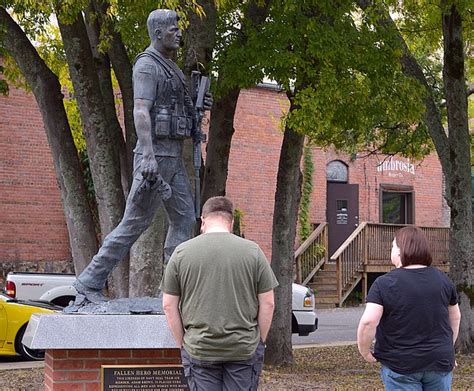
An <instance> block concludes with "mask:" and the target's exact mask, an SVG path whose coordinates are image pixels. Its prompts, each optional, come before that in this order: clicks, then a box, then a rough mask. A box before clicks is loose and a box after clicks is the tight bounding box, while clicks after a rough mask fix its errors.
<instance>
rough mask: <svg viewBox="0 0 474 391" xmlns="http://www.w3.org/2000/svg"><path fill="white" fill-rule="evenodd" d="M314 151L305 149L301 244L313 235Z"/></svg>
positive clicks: (300, 216) (307, 147)
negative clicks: (311, 215) (311, 208)
mask: <svg viewBox="0 0 474 391" xmlns="http://www.w3.org/2000/svg"><path fill="white" fill-rule="evenodd" d="M312 157H313V155H312V150H311V146H310V145H309V144H306V145H305V147H304V149H303V184H302V189H301V201H300V210H299V216H298V221H299V224H300V227H299V228H300V229H299V231H300V232H299V234H300V240H301V242H304V241H305V240H306V239H307V238H308V236H309V235H310V234H311V222H310V220H309V209H310V206H311V194H312V192H313V173H314V164H313V159H312Z"/></svg>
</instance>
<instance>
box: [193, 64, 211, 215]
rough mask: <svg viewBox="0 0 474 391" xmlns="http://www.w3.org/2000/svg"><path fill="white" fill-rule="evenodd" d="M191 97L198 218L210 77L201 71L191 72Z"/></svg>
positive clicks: (195, 200)
mask: <svg viewBox="0 0 474 391" xmlns="http://www.w3.org/2000/svg"><path fill="white" fill-rule="evenodd" d="M191 86H192V88H191V98H193V101H194V102H195V104H194V110H195V115H196V129H195V133H194V135H193V163H194V213H195V215H196V219H199V218H200V217H201V177H200V172H201V159H202V156H201V143H203V142H206V135H205V134H204V133H203V132H202V119H203V118H204V97H205V95H206V93H207V92H208V91H209V79H208V78H207V77H206V76H201V72H199V71H193V72H192V74H191Z"/></svg>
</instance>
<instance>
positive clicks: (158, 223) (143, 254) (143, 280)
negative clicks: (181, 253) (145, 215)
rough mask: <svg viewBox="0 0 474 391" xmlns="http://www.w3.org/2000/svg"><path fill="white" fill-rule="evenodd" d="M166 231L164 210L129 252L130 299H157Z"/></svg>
mask: <svg viewBox="0 0 474 391" xmlns="http://www.w3.org/2000/svg"><path fill="white" fill-rule="evenodd" d="M166 231H167V219H166V212H165V209H164V208H159V209H158V210H157V212H156V214H155V217H154V219H153V222H152V223H151V225H150V226H149V227H148V229H147V230H146V231H145V232H143V234H142V235H141V236H140V237H139V238H138V240H137V241H136V242H135V244H134V245H133V246H132V249H131V251H130V288H129V289H130V297H144V296H151V297H157V296H158V294H159V292H160V285H161V278H162V275H163V247H164V244H165V237H166Z"/></svg>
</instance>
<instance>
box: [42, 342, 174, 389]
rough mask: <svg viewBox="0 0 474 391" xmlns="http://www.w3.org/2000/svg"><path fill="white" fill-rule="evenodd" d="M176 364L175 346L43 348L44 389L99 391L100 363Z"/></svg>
mask: <svg viewBox="0 0 474 391" xmlns="http://www.w3.org/2000/svg"><path fill="white" fill-rule="evenodd" d="M146 364H151V365H157V364H161V365H165V364H168V365H180V364H181V354H180V351H179V349H57V350H56V349H55V350H52V349H50V350H47V351H46V358H45V367H44V378H45V390H46V391H53V390H54V391H75V390H80V391H99V390H100V389H101V388H100V386H101V384H100V382H101V379H100V367H101V365H146Z"/></svg>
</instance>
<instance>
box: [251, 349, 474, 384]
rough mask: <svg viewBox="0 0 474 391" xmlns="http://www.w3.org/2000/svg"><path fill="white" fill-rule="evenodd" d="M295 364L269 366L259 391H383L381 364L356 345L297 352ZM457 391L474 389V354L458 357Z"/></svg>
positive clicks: (455, 382)
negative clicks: (369, 359)
mask: <svg viewBox="0 0 474 391" xmlns="http://www.w3.org/2000/svg"><path fill="white" fill-rule="evenodd" d="M293 353H294V358H295V363H294V364H293V365H290V366H287V367H265V369H264V371H263V373H262V377H261V380H260V387H259V390H285V391H286V390H299V391H302V390H351V391H353V390H354V391H355V390H365V391H367V390H383V389H384V387H383V384H382V381H381V380H380V374H379V371H380V364H375V365H371V364H369V363H367V362H365V361H364V360H363V359H362V357H361V356H360V355H359V352H358V351H357V347H356V346H355V345H349V346H333V347H321V348H309V349H295V350H294V351H293ZM456 360H457V363H458V366H457V367H456V369H455V370H454V381H453V390H470V389H473V387H474V354H470V355H458V356H457V357H456Z"/></svg>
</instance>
